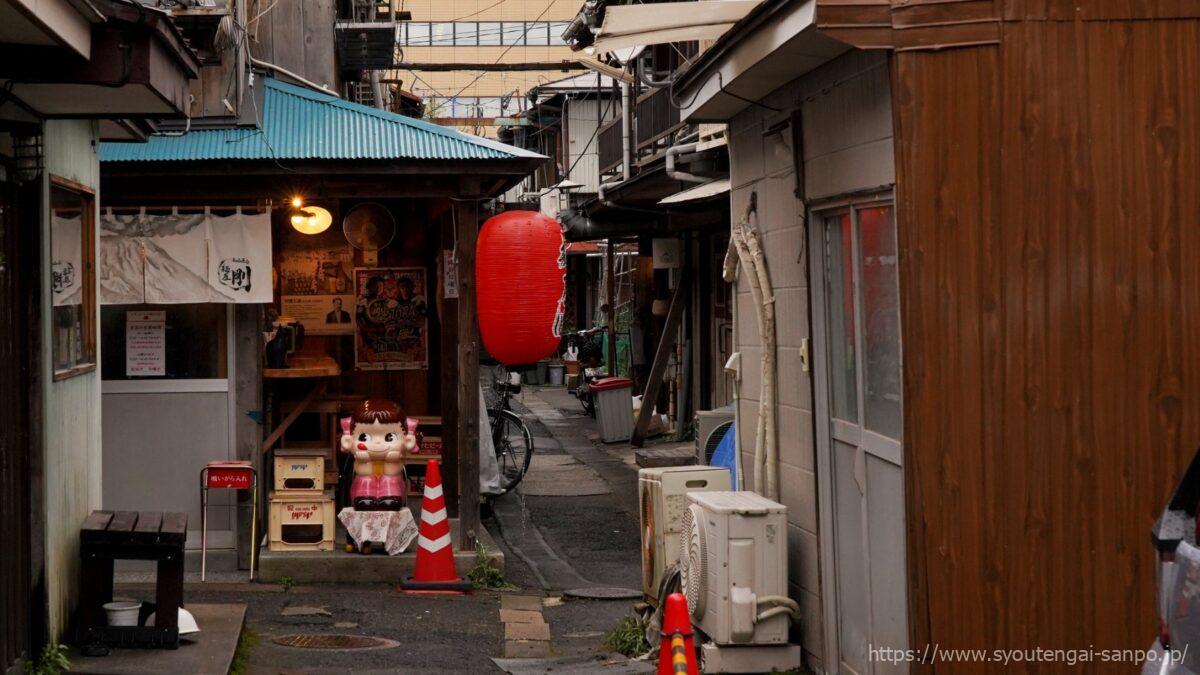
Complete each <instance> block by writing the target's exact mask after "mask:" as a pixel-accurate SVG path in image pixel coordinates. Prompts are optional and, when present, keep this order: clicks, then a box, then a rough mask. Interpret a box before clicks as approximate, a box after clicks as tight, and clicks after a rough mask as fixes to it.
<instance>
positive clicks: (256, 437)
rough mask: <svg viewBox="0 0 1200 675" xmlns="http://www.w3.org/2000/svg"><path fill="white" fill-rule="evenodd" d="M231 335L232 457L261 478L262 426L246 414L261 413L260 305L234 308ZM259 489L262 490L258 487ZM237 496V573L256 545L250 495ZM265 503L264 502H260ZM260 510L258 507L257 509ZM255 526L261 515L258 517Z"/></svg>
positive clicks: (245, 565)
mask: <svg viewBox="0 0 1200 675" xmlns="http://www.w3.org/2000/svg"><path fill="white" fill-rule="evenodd" d="M233 316H234V335H235V336H236V339H237V364H236V365H235V369H236V370H235V372H234V383H235V385H234V386H235V391H234V401H235V403H236V406H237V407H236V410H235V412H236V418H235V419H234V422H233V423H234V440H235V448H234V456H235V457H236V458H237V459H242V460H246V459H248V460H250V461H252V462H254V468H255V470H257V471H258V475H259V476H260V477H261V476H263V475H264V474H263V457H262V454H261V453H260V452H259V447H260V444H261V443H262V436H263V430H262V425H261V424H259V423H258V422H256V421H255V420H254V417H253V416H251V414H250V412H251V411H254V410H262V403H263V399H262V366H263V363H262V353H263V350H262V323H263V308H262V305H243V304H239V305H234V310H233ZM261 480H262V479H261V478H260V485H259V489H260V490H261V489H264V488H263V487H262V485H261ZM235 494H236V495H237V541H236V542H234V546H235V548H236V549H237V558H238V569H250V549H251V548H253V547H254V546H257V545H258V542H251V541H250V514H251V513H252V512H253V508H254V507H253V504H254V500H253V499H252V497H253V494H252V493H251V492H250V491H248V490H236V491H235ZM262 503H266V499H263V500H262ZM260 508H261V507H260ZM258 516H259V522H265V521H264V520H262V517H263V514H262V513H259V514H258Z"/></svg>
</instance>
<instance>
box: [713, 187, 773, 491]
mask: <svg viewBox="0 0 1200 675" xmlns="http://www.w3.org/2000/svg"><path fill="white" fill-rule="evenodd" d="M753 212H754V202H753V201H751V203H750V204H749V205H747V207H746V212H745V214H744V215H743V216H742V218H741V219H740V220H739V221H737V222H736V223H734V224H733V226H732V227H731V228H730V237H729V250H728V251H727V252H726V257H725V267H724V277H725V280H726V281H734V282H736V280H737V278H738V276H737V267H738V265H739V263H740V264H741V265H742V267H743V268H744V269H745V270H746V280H747V282H748V283H749V285H750V295H751V297H752V298H753V299H754V306H755V318H756V320H757V322H758V332H759V336H760V339H761V340H762V352H763V354H762V378H761V384H760V389H759V402H758V419H757V424H756V425H755V433H754V481H753V485H754V491H755V492H758V493H759V494H761V495H763V496H764V497H766V498H767V499H772V500H776V501H778V499H779V469H778V461H779V450H778V424H777V419H776V413H775V398H776V395H777V393H776V392H777V388H778V387H777V379H778V373H777V370H776V339H775V294H774V289H773V288H772V286H771V278H770V275H769V274H768V273H767V267H766V257H765V255H764V253H763V249H762V244H761V242H760V241H759V237H758V232H757V231H756V230H755V229H754V228H752V227H750V214H751V213H753Z"/></svg>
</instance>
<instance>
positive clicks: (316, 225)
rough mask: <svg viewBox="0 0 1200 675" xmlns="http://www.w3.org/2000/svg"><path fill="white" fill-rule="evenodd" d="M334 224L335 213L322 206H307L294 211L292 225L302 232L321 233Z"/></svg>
mask: <svg viewBox="0 0 1200 675" xmlns="http://www.w3.org/2000/svg"><path fill="white" fill-rule="evenodd" d="M332 224H333V214H331V213H330V212H329V211H328V210H326V209H323V208H321V207H320V206H305V207H303V208H299V209H296V211H294V212H293V213H292V227H293V228H295V230H296V231H297V232H299V233H301V234H321V233H322V232H324V231H325V230H328V229H329V226H330V225H332Z"/></svg>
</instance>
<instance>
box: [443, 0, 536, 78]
mask: <svg viewBox="0 0 1200 675" xmlns="http://www.w3.org/2000/svg"><path fill="white" fill-rule="evenodd" d="M554 3H555V0H550V2H547V3H546V7H545V8H544V9H542V11H541V12H540V13H539V14H538V15H537V16H535V17H534V18H533V21H530V22H526V23H527V24H528V23H537V22H538V21H541V20H542V17H544V16H546V14H547V13H548V12H549V11H550V8H551V7H553V6H554ZM528 34H529V28H528V27H526V28H525V30H524V32H522V33H521V41H522V42H524V41H525V37H526V36H527V35H528ZM516 46H517V45H515V44H511V45H508V46H507V47H505V48H504V51H502V52H500V56H497V57H496V61H495V62H494V63H493V64H492V65H495V64H497V63H500V61H501V59H503V58H504V57H505V55H506V54H508V53H509V52H510V51H512V48H513V47H516ZM487 72H488V71H486V70H484V71H480V73H479V74H478V75H476V76H475V77H474V79H472V80H471V81H470V82H468V83H466V84H465V85H463V87H462V89H459V90H458V93H457V94H455V95H454V97H455V98H458V97H459V96H462V93H463V92H464V91H466V90H467V89H468V88H469V87H471V86H473V85H474V84H475V83H476V82H478V81H479V80H481V79H483V76H484V75H486V74H487Z"/></svg>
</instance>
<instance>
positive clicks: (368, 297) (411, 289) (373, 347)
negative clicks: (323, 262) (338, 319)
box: [354, 267, 429, 370]
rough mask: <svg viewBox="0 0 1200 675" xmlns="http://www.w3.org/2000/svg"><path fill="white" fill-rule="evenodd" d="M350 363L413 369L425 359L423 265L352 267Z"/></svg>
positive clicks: (366, 367)
mask: <svg viewBox="0 0 1200 675" xmlns="http://www.w3.org/2000/svg"><path fill="white" fill-rule="evenodd" d="M354 296H355V306H354V313H355V318H354V323H355V325H354V365H355V367H356V368H358V369H359V370H419V369H425V368H427V367H428V365H429V349H428V339H429V321H428V312H429V306H428V301H427V299H426V285H425V269H424V268H423V267H378V268H356V269H355V270H354Z"/></svg>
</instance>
